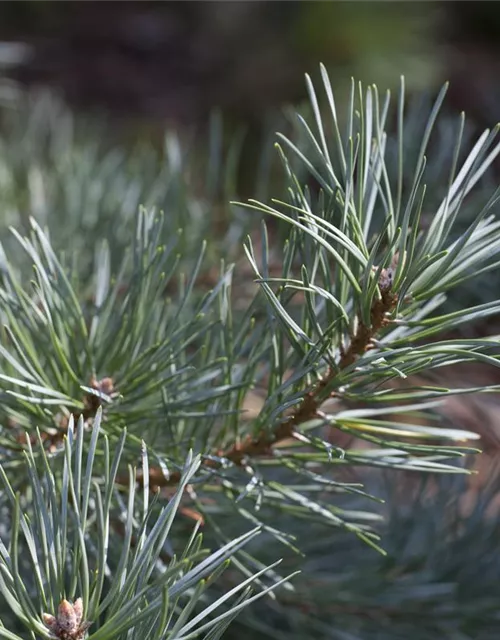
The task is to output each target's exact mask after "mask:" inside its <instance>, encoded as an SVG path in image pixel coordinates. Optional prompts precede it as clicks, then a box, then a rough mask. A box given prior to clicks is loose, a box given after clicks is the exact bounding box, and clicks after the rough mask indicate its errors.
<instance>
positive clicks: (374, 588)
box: [0, 68, 500, 640]
mask: <svg viewBox="0 0 500 640" xmlns="http://www.w3.org/2000/svg"><path fill="white" fill-rule="evenodd" d="M321 80H322V85H323V93H324V96H323V97H321V98H320V97H319V96H317V94H316V92H315V89H314V87H313V84H312V82H311V81H310V79H309V78H308V79H307V83H308V90H309V96H310V103H311V104H310V111H309V118H307V119H306V118H302V117H300V116H299V118H298V129H297V131H295V132H292V133H291V134H290V136H289V137H286V136H283V135H280V136H279V143H278V145H277V156H278V158H279V159H280V161H281V164H282V168H283V174H284V176H285V185H284V188H283V193H282V195H281V196H280V197H279V198H278V199H276V200H268V199H267V198H264V197H263V198H262V201H261V200H250V201H249V202H247V203H240V204H234V205H233V207H232V209H230V210H227V211H226V212H224V213H223V216H222V218H223V219H222V222H221V224H215V223H214V220H215V219H216V212H217V211H220V208H219V209H218V205H217V198H218V197H220V194H221V191H222V192H223V194H224V197H226V196H229V195H231V196H233V195H236V194H235V186H234V185H235V182H234V175H235V173H236V161H235V153H234V149H231V148H230V149H229V153H228V156H227V157H226V160H225V161H224V160H223V157H224V152H223V145H222V144H221V135H222V134H221V131H220V121H219V120H218V119H217V118H216V119H215V120H214V123H213V128H212V134H211V141H210V143H209V145H208V148H209V153H208V154H207V157H206V158H204V159H203V161H202V164H205V166H206V167H208V169H207V170H206V182H205V184H204V186H203V188H201V187H200V184H199V182H198V183H197V177H198V175H199V173H198V172H197V171H195V170H194V168H193V167H194V166H195V164H198V165H199V164H200V161H199V158H197V159H195V160H192V159H191V158H189V157H188V155H187V154H185V153H184V151H183V145H182V144H181V143H180V142H179V140H178V139H176V138H175V137H174V136H171V135H169V136H167V138H166V144H165V147H164V149H163V150H157V149H154V148H153V147H152V146H148V145H146V144H142V145H139V146H137V147H135V148H134V149H132V150H131V151H126V150H124V149H120V148H116V147H114V148H112V149H110V150H109V149H108V150H106V149H104V148H103V147H102V146H101V145H99V144H98V142H97V139H98V138H97V134H96V133H95V132H92V131H89V130H88V129H83V130H77V127H75V124H74V120H73V119H72V117H71V116H69V115H68V114H67V113H66V112H64V111H57V110H55V109H54V103H53V102H52V101H48V102H47V101H46V100H45V101H42V102H38V103H37V105H36V106H34V107H33V105H28V109H27V119H24V118H23V117H22V116H21V117H20V116H19V114H12V113H5V114H4V119H6V121H7V125H5V122H4V128H6V130H7V131H8V133H5V134H4V135H3V137H2V139H1V141H0V195H1V198H2V204H3V215H4V220H5V222H6V224H10V225H11V227H12V228H11V232H10V234H9V235H8V236H7V235H5V234H4V237H3V238H2V246H3V248H2V252H1V256H0V257H1V262H0V267H1V287H0V310H1V314H2V330H1V331H2V334H1V340H0V356H1V365H0V389H1V399H2V402H1V405H0V425H1V427H0V429H1V430H0V447H1V454H2V455H1V466H0V476H1V480H2V484H3V488H2V492H1V494H0V508H1V510H2V515H3V517H2V521H1V524H0V538H1V545H0V591H1V593H2V600H1V604H0V619H1V624H2V626H0V637H4V638H9V639H11V640H14V639H18V638H54V637H55V638H62V639H66V640H78V639H80V638H86V637H88V638H90V639H92V640H121V639H125V638H126V639H127V640H134V639H135V640H146V639H149V638H150V639H151V640H153V639H155V638H156V639H158V640H160V638H169V639H172V640H173V639H174V638H175V639H181V638H182V639H183V640H184V639H187V638H194V637H203V638H206V639H207V640H208V639H210V640H212V639H215V638H219V637H222V635H223V634H224V637H226V638H228V637H232V635H234V636H236V635H237V636H238V637H239V638H245V637H248V638H250V637H254V636H255V635H256V634H258V635H259V636H260V637H273V638H281V637H283V638H284V637H287V638H290V637H291V636H293V637H297V638H299V637H300V638H339V639H344V640H347V639H352V638H363V639H364V638H367V639H371V638H391V637H394V638H397V637H403V636H404V637H410V638H422V639H423V638H429V637H433V636H435V635H436V634H438V633H439V634H442V635H444V636H445V637H447V638H455V639H456V640H461V639H465V638H475V639H477V638H488V637H490V634H491V633H492V632H493V630H494V628H495V624H496V622H497V617H498V614H497V601H498V597H497V596H498V595H500V594H499V593H498V591H499V588H498V586H497V584H496V573H495V570H496V569H498V566H499V565H498V561H497V560H496V550H495V549H494V548H493V544H492V541H494V539H495V537H496V536H495V533H496V531H497V528H498V521H497V518H496V516H495V515H494V514H493V515H491V514H490V516H489V517H490V519H489V520H488V519H487V517H486V515H485V514H486V513H487V510H488V509H487V508H488V505H490V504H491V503H492V502H493V498H494V496H495V482H496V481H495V480H493V481H492V483H491V484H490V485H489V487H488V488H487V490H485V491H484V492H483V493H482V494H481V499H478V501H477V502H476V503H475V505H474V507H473V509H472V511H471V510H470V509H469V511H468V512H467V513H466V512H465V511H464V508H463V504H462V502H461V500H460V497H461V493H462V487H463V486H464V485H465V484H466V483H467V477H468V465H470V463H469V456H470V455H473V454H475V452H476V451H477V448H476V445H477V444H478V443H477V435H476V434H475V433H473V432H470V431H465V430H464V429H461V428H458V427H457V426H456V425H453V424H447V423H446V419H445V417H444V415H443V414H442V412H441V410H440V409H441V403H442V402H443V400H444V399H448V398H449V397H450V396H461V395H466V394H470V393H479V392H481V393H494V392H496V391H497V385H494V384H492V385H488V386H486V385H479V384H477V385H475V384H474V381H471V382H470V385H469V386H468V387H465V388H462V387H459V388H449V387H447V386H446V385H445V384H443V381H444V380H443V377H442V371H443V369H444V368H445V367H451V366H453V367H457V366H460V365H464V364H467V363H478V364H480V365H485V366H488V367H491V368H496V367H498V365H499V350H498V347H497V345H498V336H484V337H481V338H470V337H467V336H465V335H463V336H460V335H459V336H458V337H451V336H450V332H451V331H452V330H455V329H456V328H457V327H458V328H460V327H463V326H468V325H471V324H473V323H475V322H477V321H478V320H483V319H485V318H489V317H492V316H495V315H496V314H497V313H498V311H499V310H500V300H496V299H489V300H483V299H481V300H478V301H476V300H473V301H472V302H471V303H470V304H468V303H467V302H465V303H463V301H462V303H461V304H460V306H459V307H457V305H456V300H457V298H453V295H456V294H454V292H460V291H462V292H463V291H465V290H466V287H467V285H468V284H469V283H470V282H471V281H472V279H473V278H475V277H477V276H480V277H481V280H480V281H481V282H483V281H484V278H485V276H486V275H487V274H489V273H490V272H493V271H494V270H495V269H496V267H497V266H498V264H499V256H500V251H499V250H500V223H499V222H498V221H497V219H496V217H495V211H496V207H497V203H498V198H499V191H498V190H497V189H495V188H494V187H492V185H491V184H490V181H489V180H488V177H487V171H488V169H489V167H490V166H491V164H492V163H493V161H494V160H495V158H496V157H497V155H498V153H499V152H500V145H499V144H498V142H496V134H497V129H494V130H493V131H491V132H490V131H486V132H485V133H484V134H482V135H481V136H480V137H479V138H478V139H477V140H475V141H472V144H469V137H468V132H467V130H466V129H465V124H464V118H463V116H461V117H460V118H458V119H456V120H454V122H453V124H450V121H449V119H443V120H442V124H441V125H439V124H436V123H438V122H439V120H438V112H439V110H440V108H441V105H442V103H443V100H444V96H445V89H443V91H442V92H441V93H440V94H439V96H438V98H437V100H436V102H435V104H434V105H433V107H432V109H431V111H430V114H429V116H428V118H427V120H424V121H423V126H422V111H421V110H419V111H418V112H414V113H410V115H409V117H408V116H407V114H406V113H405V95H404V84H403V83H402V84H401V90H400V93H399V96H398V97H397V99H396V101H395V104H393V105H392V106H391V103H390V99H389V95H387V96H385V97H382V96H380V95H379V93H378V91H377V89H376V87H368V88H366V89H363V88H362V87H361V86H358V85H356V84H355V83H353V85H352V92H351V96H350V100H349V104H348V106H347V113H346V114H344V115H342V116H340V115H338V113H339V110H338V105H336V103H335V99H334V93H333V89H332V87H331V85H330V82H329V79H328V76H327V74H326V71H325V69H324V68H322V69H321ZM320 102H321V104H320ZM393 125H394V126H393ZM440 127H441V128H440ZM393 130H394V132H393ZM450 141H451V142H450ZM428 155H429V157H430V158H431V160H430V161H429V162H428V161H427V156H428ZM432 158H434V159H432ZM266 165H267V156H266V155H264V156H263V161H262V167H265V166H266ZM261 178H262V172H261ZM262 180H263V182H261V183H260V184H259V185H257V190H258V192H259V193H262V194H266V191H267V189H266V186H265V184H264V183H265V178H262ZM221 185H222V186H221ZM426 185H429V189H428V186H426ZM427 191H430V193H428V192H427ZM140 205H144V206H143V207H140ZM229 211H230V212H231V213H229ZM429 211H431V212H432V215H430V216H429V215H426V214H428V213H429ZM219 218H220V214H219ZM256 220H258V221H260V222H261V227H260V233H259V235H258V239H256V238H257V236H256V234H255V227H256V225H255V221H256ZM271 220H275V221H277V226H276V225H269V222H270V221H271ZM221 228H224V232H223V233H222V234H221V233H220V229H221ZM247 233H248V236H247V238H246V240H245V241H244V251H245V254H246V260H247V264H248V265H250V268H251V272H252V274H251V280H253V281H254V283H255V284H252V283H251V282H249V278H248V274H246V272H245V271H244V270H242V269H241V261H240V260H239V256H238V254H237V253H235V251H234V247H235V246H238V244H237V243H239V242H240V240H242V239H243V237H244V236H245V234H247ZM281 236H284V245H283V247H282V248H281V247H280V246H279V245H278V243H279V239H280V238H281ZM239 246H241V244H240V245H239ZM215 260H217V261H218V262H219V267H218V273H217V275H215V276H214V272H213V268H212V269H210V267H213V265H214V261H215ZM233 260H236V262H237V265H238V267H240V268H235V266H234V265H233V264H232V261H233ZM207 282H208V284H209V286H208V287H207V286H206V284H207ZM475 282H477V280H476V281H475ZM469 290H470V289H469ZM450 295H451V296H452V301H453V300H455V304H451V305H449V302H448V301H449V298H450ZM459 295H460V294H459ZM461 295H463V293H462V294H461ZM447 305H448V306H447ZM259 393H260V397H261V402H260V404H259V406H258V407H257V409H256V410H254V411H252V412H245V409H247V408H248V406H249V399H252V398H253V399H254V401H255V397H256V396H257V397H259V396H258V394H259ZM415 472H417V474H415ZM401 494H402V495H401ZM201 531H203V533H204V536H203V539H202V538H201V535H200V532H201ZM472 550H473V551H474V554H475V555H474V556H473V558H472V559H471V560H470V561H469V560H466V559H465V557H464V556H465V554H467V553H470V552H471V551H472ZM279 558H283V562H282V563H281V566H280V564H279ZM480 558H482V560H481V562H480V561H479V559H480ZM299 568H301V569H302V573H301V574H300V575H298V576H296V571H297V569H299ZM479 576H480V577H479ZM474 579H476V580H477V581H478V582H476V583H475V586H476V590H475V591H474V589H472V586H471V585H472V584H473V581H474ZM479 580H482V581H483V584H484V585H485V587H484V589H483V587H482V586H481V585H480V584H479ZM466 587H467V588H470V591H467V592H465V588H466ZM80 599H81V600H80ZM235 618H236V620H235V621H234V622H233V620H234V619H235ZM232 622H233V624H231V626H229V625H230V623H232Z"/></svg>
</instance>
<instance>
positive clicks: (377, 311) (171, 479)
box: [118, 274, 398, 491]
mask: <svg viewBox="0 0 500 640" xmlns="http://www.w3.org/2000/svg"><path fill="white" fill-rule="evenodd" d="M383 278H384V274H383V275H382V276H381V278H380V282H379V285H380V292H381V295H380V298H376V299H375V300H374V301H373V305H372V309H371V315H370V317H371V323H370V326H366V325H365V324H363V322H362V321H361V320H360V319H359V318H358V323H357V324H358V328H357V331H356V333H355V335H354V336H353V337H352V339H351V342H350V344H349V347H348V348H347V350H345V351H344V353H343V354H342V355H341V358H340V360H339V363H338V369H337V370H333V369H331V368H330V369H329V371H328V373H327V374H326V375H324V376H323V377H322V378H321V379H320V380H319V381H318V382H317V383H316V384H315V385H314V388H313V389H312V390H311V391H309V392H307V394H306V395H305V396H304V398H303V400H302V402H301V403H300V404H299V406H298V408H297V409H296V410H295V411H294V412H293V413H292V414H291V415H290V416H289V417H288V418H286V419H285V420H284V421H283V422H281V423H280V424H279V425H278V426H277V427H276V429H274V430H273V431H272V433H268V432H262V433H261V434H260V435H258V436H254V437H252V436H248V437H247V438H245V440H244V441H243V442H241V443H236V444H235V445H233V446H232V447H230V448H229V449H227V450H226V451H216V452H214V455H213V457H208V458H205V459H204V460H203V463H202V465H203V466H205V467H206V468H209V469H217V468H220V467H221V465H222V462H218V461H217V460H216V459H215V458H219V459H220V460H222V461H225V462H226V463H227V462H230V463H231V464H232V465H235V466H242V465H243V464H245V462H246V461H248V460H251V459H253V458H259V457H262V456H269V455H272V448H273V447H274V446H276V445H279V444H281V443H282V442H284V441H286V440H288V439H290V438H294V434H295V429H296V428H297V427H299V426H300V425H301V424H303V423H304V422H308V421H309V420H311V419H313V418H315V417H317V416H318V415H319V414H318V411H319V409H320V407H321V405H322V404H323V402H324V401H325V399H326V398H325V397H324V391H325V389H327V388H328V387H329V386H330V384H331V382H332V381H333V380H334V378H335V376H336V375H337V373H338V371H343V370H344V369H346V368H347V367H350V366H351V365H352V364H354V363H355V362H356V359H357V358H358V357H359V356H361V355H362V354H363V353H365V351H366V350H367V349H368V348H369V347H370V344H371V343H372V341H373V340H374V339H375V338H376V337H377V335H378V332H379V331H380V329H382V328H383V327H385V326H386V325H387V324H388V322H389V319H388V316H389V314H390V313H391V312H392V311H393V310H394V308H395V306H396V304H397V300H398V298H397V295H395V294H394V293H393V292H392V291H391V289H390V285H389V286H387V285H386V286H385V287H384V286H382V285H383V284H386V283H385V282H384V280H383ZM179 478H180V474H178V473H172V474H171V475H170V476H168V477H166V476H165V475H164V473H163V472H162V470H161V469H160V468H159V467H153V468H152V469H150V472H149V486H150V487H151V489H152V490H154V491H156V490H158V488H160V487H167V486H168V487H171V486H175V485H176V484H177V483H178V482H179ZM137 479H138V482H139V484H140V485H142V484H143V483H144V478H143V477H142V476H141V474H140V473H139V475H138V478H137ZM124 481H125V478H124V477H121V478H119V479H118V484H121V483H123V482H124Z"/></svg>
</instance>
